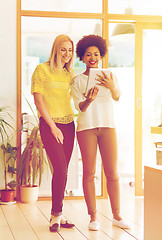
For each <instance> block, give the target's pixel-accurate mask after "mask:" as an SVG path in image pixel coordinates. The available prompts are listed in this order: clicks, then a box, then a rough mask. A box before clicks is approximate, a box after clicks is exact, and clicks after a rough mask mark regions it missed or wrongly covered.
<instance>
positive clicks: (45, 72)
mask: <svg viewBox="0 0 162 240" xmlns="http://www.w3.org/2000/svg"><path fill="white" fill-rule="evenodd" d="M73 58H74V44H73V41H72V40H71V39H70V38H69V37H68V36H67V35H63V34H61V35H59V36H57V37H56V38H55V40H54V43H53V46H52V49H51V54H50V57H49V59H48V60H47V61H46V62H44V63H41V64H39V65H38V66H37V67H36V69H35V71H34V73H33V76H32V86H31V93H32V94H33V95H34V101H35V105H36V107H37V109H38V117H39V128H40V134H41V138H42V142H43V144H44V147H45V150H46V152H47V154H48V156H49V158H50V161H51V163H52V166H53V169H54V172H53V177H52V209H51V218H50V226H49V229H50V231H51V232H57V231H59V229H60V226H62V227H66V228H71V227H74V224H71V223H69V222H68V221H67V220H65V219H63V217H62V207H63V199H64V191H65V187H66V182H67V171H68V165H69V161H70V158H71V154H72V150H73V144H74V135H75V126H74V112H73V109H72V106H71V97H70V92H69V91H70V84H71V79H72V77H73V76H74V72H73V70H72V65H73Z"/></svg>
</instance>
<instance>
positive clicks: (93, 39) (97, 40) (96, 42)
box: [76, 35, 107, 60]
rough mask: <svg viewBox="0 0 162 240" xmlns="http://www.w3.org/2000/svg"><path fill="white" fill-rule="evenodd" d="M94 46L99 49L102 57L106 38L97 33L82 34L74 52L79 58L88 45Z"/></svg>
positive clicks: (105, 49)
mask: <svg viewBox="0 0 162 240" xmlns="http://www.w3.org/2000/svg"><path fill="white" fill-rule="evenodd" d="M91 46H95V47H97V48H98V49H99V51H100V55H101V57H104V56H105V55H106V52H107V43H106V40H105V39H103V38H102V37H100V36H98V35H88V36H83V37H82V38H81V39H80V40H79V42H78V43H77V45H76V54H77V57H79V59H80V60H82V57H83V56H84V53H85V51H86V49H87V48H88V47H91Z"/></svg>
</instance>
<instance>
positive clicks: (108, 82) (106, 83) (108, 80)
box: [96, 71, 115, 91]
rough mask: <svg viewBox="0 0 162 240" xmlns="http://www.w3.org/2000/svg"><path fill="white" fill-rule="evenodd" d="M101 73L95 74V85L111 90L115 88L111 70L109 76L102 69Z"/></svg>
mask: <svg viewBox="0 0 162 240" xmlns="http://www.w3.org/2000/svg"><path fill="white" fill-rule="evenodd" d="M102 74H103V75H100V74H97V76H98V77H99V78H96V80H97V81H98V82H99V83H97V85H99V86H103V87H105V88H107V89H110V91H113V89H114V88H115V84H114V80H113V74H112V72H111V73H110V77H108V76H107V74H106V73H104V72H103V71H102Z"/></svg>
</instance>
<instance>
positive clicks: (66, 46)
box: [60, 41, 73, 67]
mask: <svg viewBox="0 0 162 240" xmlns="http://www.w3.org/2000/svg"><path fill="white" fill-rule="evenodd" d="M72 55H73V46H72V43H71V42H70V41H66V42H63V43H62V44H61V48H60V57H61V63H62V66H63V67H64V65H65V64H66V63H68V62H69V61H70V59H71V58H72Z"/></svg>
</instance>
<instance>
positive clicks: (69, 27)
mask: <svg viewBox="0 0 162 240" xmlns="http://www.w3.org/2000/svg"><path fill="white" fill-rule="evenodd" d="M78 29H79V31H78ZM101 33H102V22H101V21H100V20H95V19H89V20H88V19H57V18H56V19H55V18H34V17H22V113H27V114H28V115H29V117H30V119H33V116H32V111H31V110H30V108H29V106H28V104H27V102H26V100H25V98H27V100H28V101H29V103H30V104H31V106H32V108H33V109H34V111H35V113H36V107H35V104H34V101H33V96H32V95H31V77H32V73H33V71H34V69H35V67H36V66H37V65H38V64H39V63H42V62H44V61H46V60H47V59H48V57H49V55H50V51H51V47H52V43H53V40H54V38H55V37H56V36H57V35H59V34H67V35H69V36H70V37H71V39H72V40H73V41H74V45H76V43H77V42H78V40H79V39H80V38H81V37H82V36H83V35H88V34H99V35H101ZM84 68H85V66H84V64H83V63H82V62H80V61H79V59H78V58H76V57H75V64H74V71H75V73H76V74H78V73H81V72H83V71H84ZM72 104H73V103H72ZM76 113H77V112H76ZM25 116H26V115H25ZM76 145H77V144H76ZM77 147H78V146H77ZM74 151H77V150H76V148H75V150H74ZM76 154H77V153H76V152H74V155H76ZM74 158H75V156H74ZM80 158H81V156H80V152H79V153H78V159H80ZM78 159H77V160H78ZM77 160H76V159H74V161H77ZM74 165H75V164H73V166H74ZM76 169H77V170H76ZM76 169H75V170H76V171H75V170H74V171H73V174H69V177H71V178H73V180H74V177H75V176H74V175H75V173H76V174H77V177H78V179H77V184H78V187H76V188H75V189H73V188H72V189H67V194H69V195H73V194H74V195H75V196H77V195H79V196H80V195H83V191H82V162H81V161H80V160H78V164H77V166H76ZM48 181H49V187H50V179H49V178H48ZM69 181H70V180H69ZM71 182H72V181H71ZM43 184H45V185H43ZM70 186H72V185H71V184H68V188H70ZM45 189H47V178H46V179H45V180H44V181H43V183H42V185H41V188H40V190H41V191H40V194H44V195H47V193H46V192H45V191H44V190H45ZM49 191H50V190H49ZM43 192H45V193H43ZM96 194H97V195H101V161H100V156H99V155H98V158H97V170H96Z"/></svg>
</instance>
